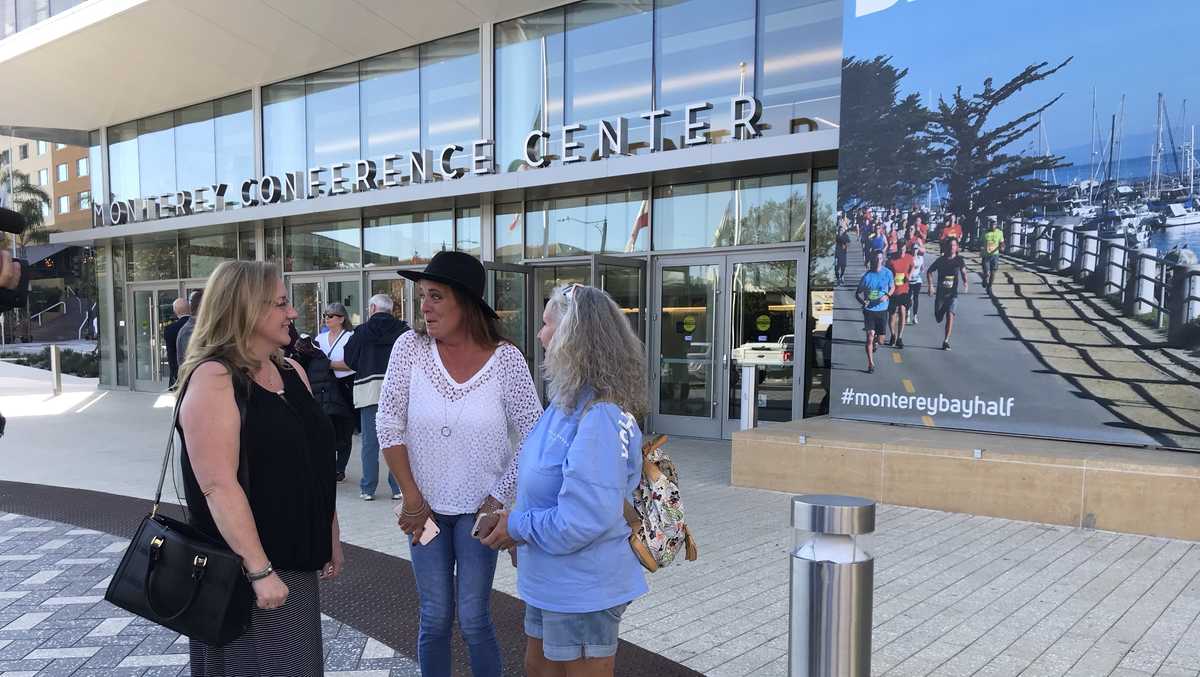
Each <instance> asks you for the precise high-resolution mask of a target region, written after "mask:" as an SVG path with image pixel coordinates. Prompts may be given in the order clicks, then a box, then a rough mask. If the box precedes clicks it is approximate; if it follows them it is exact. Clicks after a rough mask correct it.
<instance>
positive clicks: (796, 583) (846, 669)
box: [788, 495, 875, 677]
mask: <svg viewBox="0 0 1200 677" xmlns="http://www.w3.org/2000/svg"><path fill="white" fill-rule="evenodd" d="M792 527H793V529H794V531H795V537H796V540H795V543H794V544H793V548H792V557H791V577H790V581H789V583H790V588H791V609H790V622H789V628H788V675H789V677H835V676H836V677H870V674H871V611H872V607H871V605H872V601H873V599H874V583H875V558H874V556H873V555H872V554H871V552H872V550H873V548H872V547H871V543H870V542H869V541H870V540H871V539H870V537H869V536H868V534H871V533H872V532H874V531H875V502H874V501H871V500H868V499H865V498H858V497H855V496H829V495H811V496H796V497H794V498H792Z"/></svg>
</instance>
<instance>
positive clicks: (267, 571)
mask: <svg viewBox="0 0 1200 677" xmlns="http://www.w3.org/2000/svg"><path fill="white" fill-rule="evenodd" d="M273 573H275V567H273V566H271V563H270V562H267V566H266V567H264V568H263V569H262V571H247V572H246V579H247V580H249V581H250V582H251V583H253V582H254V581H261V580H262V579H264V578H266V577H267V576H270V575H271V574H273Z"/></svg>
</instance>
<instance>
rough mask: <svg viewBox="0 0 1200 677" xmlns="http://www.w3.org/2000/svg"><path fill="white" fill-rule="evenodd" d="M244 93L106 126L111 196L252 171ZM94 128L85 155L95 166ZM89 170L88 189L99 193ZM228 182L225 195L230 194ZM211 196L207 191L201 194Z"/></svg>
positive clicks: (201, 183)
mask: <svg viewBox="0 0 1200 677" xmlns="http://www.w3.org/2000/svg"><path fill="white" fill-rule="evenodd" d="M250 108H251V104H250V93H249V92H244V93H242V94H235V95H233V96H229V97H226V98H223V99H218V100H216V101H209V102H205V103H201V104H196V105H194V106H189V107H187V108H181V109H179V110H176V111H173V112H170V113H161V114H159V115H152V116H150V117H146V118H142V119H141V120H135V121H133V122H127V123H125V124H121V125H116V126H114V127H109V128H108V169H109V177H110V178H109V181H110V184H111V188H112V194H111V199H113V200H131V199H136V198H144V197H152V196H161V195H166V194H169V193H174V192H175V191H178V190H193V189H195V188H202V187H203V188H207V187H208V186H210V185H212V184H213V183H215V182H217V181H218V180H220V181H223V182H226V183H230V184H233V185H235V186H236V184H237V182H239V181H241V180H242V179H245V178H248V177H250V176H251V175H252V174H253V173H254V165H253V157H254V155H253V148H254V138H253V137H254V132H253V129H252V123H253V121H252V119H251V117H250V115H251V113H250ZM97 136H98V133H96V132H93V137H92V144H91V145H92V147H91V149H89V157H90V158H91V163H92V164H93V166H99V164H97V163H99V161H100V157H99V150H100V149H99V139H98V138H96V137H97ZM99 179H100V177H99V175H98V174H96V173H95V172H93V179H92V192H93V194H97V195H98V194H100V193H99V192H98V191H99V190H100V185H99ZM235 190H236V189H235V188H231V189H230V192H229V193H228V194H227V199H228V198H230V197H232V194H233V192H234V191H235ZM206 197H207V198H208V199H211V193H209V194H206Z"/></svg>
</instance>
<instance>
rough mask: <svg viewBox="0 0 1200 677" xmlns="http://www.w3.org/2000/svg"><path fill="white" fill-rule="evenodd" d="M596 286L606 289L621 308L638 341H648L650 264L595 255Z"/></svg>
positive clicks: (594, 278) (593, 259)
mask: <svg viewBox="0 0 1200 677" xmlns="http://www.w3.org/2000/svg"><path fill="white" fill-rule="evenodd" d="M592 286H593V287H598V288H600V289H603V290H604V291H606V292H608V295H609V296H611V297H612V298H613V300H614V301H616V302H617V305H619V306H620V307H621V310H622V312H624V313H625V317H626V318H627V319H628V320H629V324H630V325H631V326H632V327H633V331H634V332H635V333H637V335H638V338H640V339H642V340H643V341H645V340H646V262H645V260H643V259H630V258H620V257H616V256H601V255H598V254H597V255H594V256H592Z"/></svg>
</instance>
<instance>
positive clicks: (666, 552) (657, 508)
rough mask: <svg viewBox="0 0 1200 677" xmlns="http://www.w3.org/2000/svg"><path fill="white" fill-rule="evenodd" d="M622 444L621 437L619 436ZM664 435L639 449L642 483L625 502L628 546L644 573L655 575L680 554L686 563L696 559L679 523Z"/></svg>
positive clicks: (679, 507)
mask: <svg viewBox="0 0 1200 677" xmlns="http://www.w3.org/2000/svg"><path fill="white" fill-rule="evenodd" d="M621 438H622V441H625V440H626V437H625V435H622V436H621ZM666 443H667V436H666V435H655V436H654V437H653V438H651V439H650V440H649V441H647V442H646V443H645V444H643V445H642V481H641V482H640V483H638V486H637V488H636V489H634V490H633V500H632V501H625V521H626V522H628V523H629V528H630V531H631V532H632V533H630V535H629V545H630V547H631V548H633V553H634V554H635V555H637V558H638V561H639V562H641V563H642V566H643V567H645V568H646V570H647V571H651V572H654V571H657V570H658V569H659V568H660V567H665V566H667V565H669V564H670V563H672V562H674V561H675V558H676V556H678V555H679V551H680V550H683V551H684V554H685V557H686V558H687V560H688V561H689V562H693V561H695V560H696V558H697V557H698V556H699V553H698V551H697V549H696V542H695V540H694V539H693V538H692V534H691V532H689V531H688V528H687V523H686V522H684V519H683V502H682V501H680V498H679V475H678V473H677V472H676V470H675V464H674V463H672V462H671V457H669V456H667V453H666V452H665V451H663V445H664V444H666Z"/></svg>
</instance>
